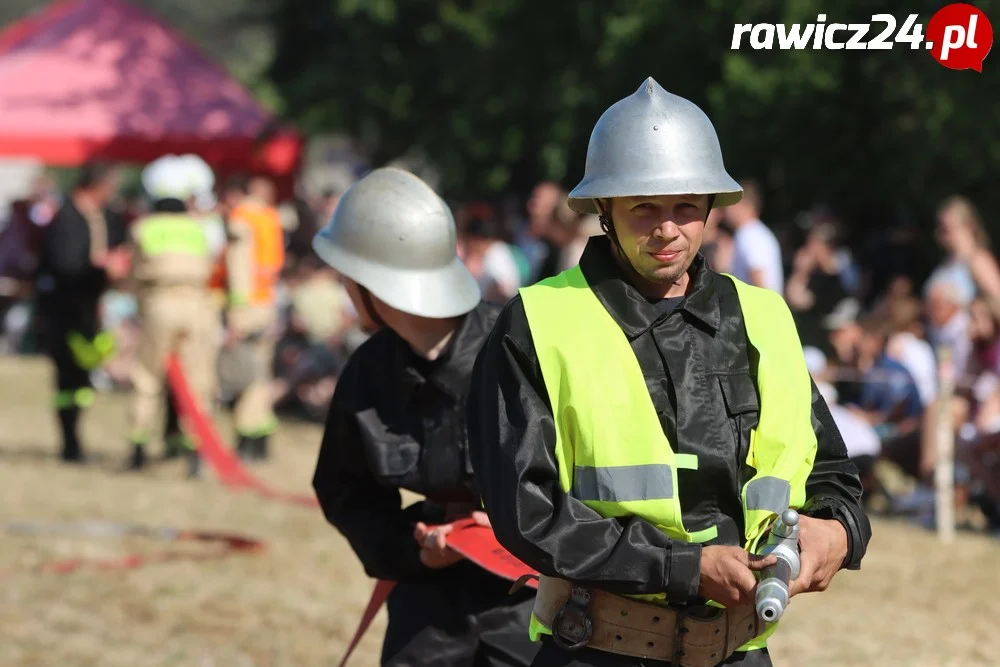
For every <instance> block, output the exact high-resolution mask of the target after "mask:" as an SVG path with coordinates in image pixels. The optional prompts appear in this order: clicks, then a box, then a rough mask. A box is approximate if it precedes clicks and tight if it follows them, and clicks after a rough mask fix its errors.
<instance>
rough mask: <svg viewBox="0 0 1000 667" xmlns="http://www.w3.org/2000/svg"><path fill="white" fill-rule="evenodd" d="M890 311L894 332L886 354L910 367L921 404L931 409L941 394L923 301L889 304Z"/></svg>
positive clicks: (888, 312)
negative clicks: (928, 337)
mask: <svg viewBox="0 0 1000 667" xmlns="http://www.w3.org/2000/svg"><path fill="white" fill-rule="evenodd" d="M886 310H887V313H886V318H887V319H888V321H889V323H890V327H891V332H892V333H891V334H890V336H889V341H888V343H887V344H886V354H887V355H888V356H889V358H890V359H893V360H895V361H898V362H899V363H901V364H902V365H903V366H905V367H906V370H908V371H909V372H910V375H912V376H913V380H914V382H916V383H917V389H918V390H919V391H920V401H921V403H923V404H924V406H928V405H930V404H931V403H932V402H933V401H934V397H935V396H936V395H937V363H936V361H935V359H934V349H933V348H932V347H931V344H930V343H928V342H927V340H926V338H925V337H924V327H923V324H922V323H921V321H920V316H921V307H920V301H919V300H917V299H916V298H915V297H902V298H898V299H894V300H891V301H888V302H887V303H886ZM880 317H881V315H880Z"/></svg>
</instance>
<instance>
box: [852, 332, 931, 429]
mask: <svg viewBox="0 0 1000 667" xmlns="http://www.w3.org/2000/svg"><path fill="white" fill-rule="evenodd" d="M854 326H856V327H858V328H859V330H860V335H859V336H858V337H857V341H858V349H857V352H858V355H857V368H858V371H860V373H861V393H860V396H858V399H857V401H856V403H854V405H853V406H852V407H853V408H854V409H855V411H856V412H857V413H858V414H859V415H860V416H862V417H864V418H865V420H866V421H867V422H868V423H869V424H871V425H872V426H873V427H875V429H876V431H878V432H879V433H880V435H881V436H882V437H883V438H885V437H889V436H893V437H895V436H899V435H905V434H908V433H913V432H915V431H916V430H917V429H918V428H919V426H920V418H921V416H922V415H923V404H922V403H921V401H920V391H919V390H918V389H917V385H916V382H914V380H913V376H912V375H910V372H909V371H908V370H906V367H905V366H903V365H902V364H900V363H899V362H898V361H895V360H893V359H891V358H890V357H889V356H888V355H886V353H885V343H886V340H887V338H888V327H887V325H886V323H885V322H884V321H883V320H881V319H879V318H875V317H872V316H869V317H867V318H865V319H863V320H862V321H860V322H858V323H856V324H855V325H854Z"/></svg>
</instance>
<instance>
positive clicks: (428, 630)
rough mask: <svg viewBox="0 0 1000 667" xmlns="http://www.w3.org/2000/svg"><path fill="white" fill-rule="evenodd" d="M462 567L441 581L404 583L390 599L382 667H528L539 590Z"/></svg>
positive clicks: (448, 571) (447, 572)
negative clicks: (513, 590) (512, 590)
mask: <svg viewBox="0 0 1000 667" xmlns="http://www.w3.org/2000/svg"><path fill="white" fill-rule="evenodd" d="M510 586H511V583H510V582H509V581H506V580H504V579H501V578H499V577H495V576H494V575H492V574H489V573H488V572H485V571H483V570H481V569H480V568H477V567H475V566H474V565H472V564H471V563H459V564H457V565H455V566H453V567H450V568H447V569H446V570H442V571H441V572H440V573H438V575H436V576H435V577H433V578H431V579H428V580H424V581H417V582H400V583H399V584H397V585H396V587H395V588H394V589H393V591H392V593H390V595H389V599H388V601H387V607H388V612H389V624H388V628H387V629H386V633H385V640H384V642H383V644H382V661H381V664H382V667H528V666H529V665H531V664H532V660H533V658H534V656H535V653H536V652H537V651H538V648H539V645H538V644H536V643H533V642H531V641H530V640H529V639H528V621H529V619H530V617H531V608H532V606H533V604H534V591H532V590H530V589H524V590H521V591H518V592H517V593H515V594H514V595H508V594H507V591H508V590H509V589H510Z"/></svg>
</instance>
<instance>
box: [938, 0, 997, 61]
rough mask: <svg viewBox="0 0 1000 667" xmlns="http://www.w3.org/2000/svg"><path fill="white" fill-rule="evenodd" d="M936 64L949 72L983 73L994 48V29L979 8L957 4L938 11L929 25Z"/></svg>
mask: <svg viewBox="0 0 1000 667" xmlns="http://www.w3.org/2000/svg"><path fill="white" fill-rule="evenodd" d="M926 39H927V43H928V44H929V45H933V46H931V47H930V51H931V55H932V56H934V60H936V61H938V63H940V64H941V65H944V66H945V67H947V68H949V69H974V70H976V71H977V72H982V71H983V61H984V60H986V56H987V54H989V52H990V49H991V48H992V47H993V26H992V25H990V20H989V19H988V18H986V14H984V13H983V12H982V11H981V10H980V9H979V8H978V7H974V6H972V5H970V4H966V3H964V2H956V3H953V4H950V5H947V6H945V7H942V8H941V9H939V10H938V11H937V12H936V13H935V14H934V16H932V17H931V20H930V21H929V22H928V23H927V37H926Z"/></svg>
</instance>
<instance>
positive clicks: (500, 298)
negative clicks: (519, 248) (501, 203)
mask: <svg viewBox="0 0 1000 667" xmlns="http://www.w3.org/2000/svg"><path fill="white" fill-rule="evenodd" d="M457 224H458V225H459V227H460V229H461V232H460V235H461V239H460V241H459V246H460V247H459V256H460V257H461V258H462V261H463V262H464V263H465V265H466V266H467V267H468V269H469V271H470V272H471V273H472V275H473V276H474V277H475V279H476V281H477V282H478V283H479V288H480V290H481V291H482V294H483V299H485V300H486V301H492V302H494V303H501V304H502V303H506V302H507V300H508V299H510V298H511V297H513V296H514V295H515V294H516V293H517V290H518V288H519V287H521V272H520V270H519V269H518V266H517V261H516V259H515V258H514V253H513V251H512V250H511V247H510V245H509V244H508V243H506V242H505V241H504V230H503V226H502V223H501V221H500V219H499V218H498V217H497V215H496V210H495V209H494V208H493V207H492V206H489V205H488V204H483V203H479V204H472V205H468V206H466V207H464V208H463V209H461V210H460V211H459V215H458V221H457Z"/></svg>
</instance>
